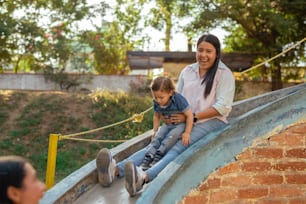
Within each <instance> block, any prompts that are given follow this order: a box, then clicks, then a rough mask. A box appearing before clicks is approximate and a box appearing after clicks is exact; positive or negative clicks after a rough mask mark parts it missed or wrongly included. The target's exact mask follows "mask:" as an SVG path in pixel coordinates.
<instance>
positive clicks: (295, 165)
mask: <svg viewBox="0 0 306 204" xmlns="http://www.w3.org/2000/svg"><path fill="white" fill-rule="evenodd" d="M274 169H275V170H278V171H287V170H294V171H304V170H305V169H306V162H299V161H297V162H291V161H285V162H282V163H278V164H275V165H274Z"/></svg>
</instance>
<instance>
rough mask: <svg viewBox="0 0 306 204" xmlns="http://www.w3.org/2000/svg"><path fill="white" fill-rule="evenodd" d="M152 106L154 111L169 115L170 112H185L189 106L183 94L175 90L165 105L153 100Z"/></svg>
mask: <svg viewBox="0 0 306 204" xmlns="http://www.w3.org/2000/svg"><path fill="white" fill-rule="evenodd" d="M153 108H154V111H155V112H158V113H162V115H165V116H168V117H171V114H175V113H183V112H185V111H186V110H187V109H188V108H190V106H189V103H188V102H187V100H186V99H185V97H184V96H182V95H181V94H180V93H177V92H175V93H174V94H173V96H172V97H171V98H170V103H169V105H168V106H167V107H160V106H159V105H158V104H157V102H156V101H155V100H153Z"/></svg>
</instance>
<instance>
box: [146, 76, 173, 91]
mask: <svg viewBox="0 0 306 204" xmlns="http://www.w3.org/2000/svg"><path fill="white" fill-rule="evenodd" d="M150 88H151V91H165V92H168V93H169V92H171V91H175V86H174V83H173V81H172V80H171V79H170V78H168V77H163V76H159V77H157V78H155V79H154V80H153V81H152V83H151V86H150Z"/></svg>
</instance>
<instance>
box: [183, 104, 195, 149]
mask: <svg viewBox="0 0 306 204" xmlns="http://www.w3.org/2000/svg"><path fill="white" fill-rule="evenodd" d="M184 114H185V116H186V127H185V131H184V132H183V134H182V143H183V145H185V146H187V145H189V144H190V133H191V129H192V126H193V113H192V112H191V109H187V110H186V111H185V112H184Z"/></svg>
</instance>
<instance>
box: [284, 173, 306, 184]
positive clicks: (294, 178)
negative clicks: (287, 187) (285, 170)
mask: <svg viewBox="0 0 306 204" xmlns="http://www.w3.org/2000/svg"><path fill="white" fill-rule="evenodd" d="M285 178H286V181H287V183H288V184H306V174H292V175H285Z"/></svg>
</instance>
